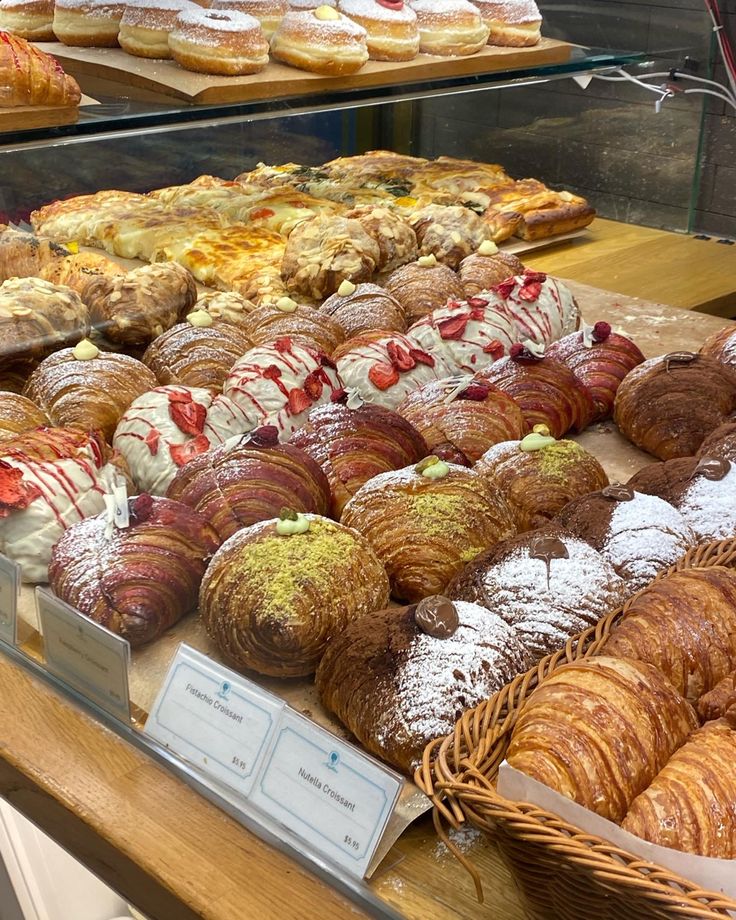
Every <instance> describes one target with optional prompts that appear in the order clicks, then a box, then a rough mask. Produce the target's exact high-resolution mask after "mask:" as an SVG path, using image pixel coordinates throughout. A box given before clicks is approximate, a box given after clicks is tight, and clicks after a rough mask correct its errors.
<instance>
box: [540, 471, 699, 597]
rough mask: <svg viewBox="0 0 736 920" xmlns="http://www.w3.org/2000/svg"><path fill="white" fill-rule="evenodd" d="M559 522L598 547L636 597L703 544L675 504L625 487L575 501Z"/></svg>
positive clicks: (561, 515) (563, 512)
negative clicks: (692, 549) (656, 577)
mask: <svg viewBox="0 0 736 920" xmlns="http://www.w3.org/2000/svg"><path fill="white" fill-rule="evenodd" d="M555 520H556V523H558V524H559V525H560V526H561V527H564V528H565V529H566V530H569V531H570V533H574V534H575V535H576V536H578V537H580V538H581V539H582V540H585V541H586V543H589V544H590V545H591V546H593V547H595V549H597V550H598V552H599V553H601V554H602V555H603V557H604V558H605V559H607V560H608V561H609V562H610V563H611V565H612V566H613V567H614V569H615V570H616V572H617V573H618V574H619V575H620V576H621V578H623V579H624V581H625V582H626V584H627V585H628V587H629V591H630V592H631V593H634V592H635V591H640V590H641V589H642V588H645V587H646V586H647V585H648V584H649V582H650V581H652V579H653V578H654V577H655V576H656V575H657V574H658V573H659V572H661V571H662V570H663V569H668V568H669V567H670V566H671V565H674V563H675V562H677V560H678V559H679V558H680V557H681V556H684V554H685V553H686V552H687V551H688V549H689V548H690V547H691V546H694V545H695V544H696V543H697V541H698V538H697V536H696V535H695V532H694V531H693V529H692V528H691V527H690V525H689V524H688V523H687V521H686V520H685V518H684V517H683V516H682V514H680V512H679V511H678V510H677V509H676V508H674V507H673V506H672V505H670V504H669V502H666V501H663V500H662V499H661V498H658V497H657V496H656V495H645V494H644V493H643V492H635V491H634V490H633V489H630V488H628V487H627V486H621V485H613V486H608V487H606V488H605V489H601V490H600V491H598V492H591V493H590V494H588V495H583V496H581V497H580V498H576V499H574V500H573V501H571V502H570V503H569V504H568V505H565V507H564V508H563V509H562V511H560V513H559V514H558V515H557V517H556V519H555Z"/></svg>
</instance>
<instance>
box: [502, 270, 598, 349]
mask: <svg viewBox="0 0 736 920" xmlns="http://www.w3.org/2000/svg"><path fill="white" fill-rule="evenodd" d="M493 291H494V293H496V294H497V295H498V296H499V297H500V298H501V299H502V300H503V301H504V304H505V305H506V312H507V313H508V315H509V318H510V319H511V320H512V321H513V322H514V324H515V325H516V329H517V339H518V340H519V341H522V342H523V341H526V340H531V341H532V342H535V343H537V344H539V345H549V344H550V343H551V342H556V341H557V339H561V338H562V336H563V335H569V334H570V333H571V332H575V330H576V329H577V328H578V327H579V326H580V310H579V308H578V305H577V303H576V301H575V298H574V297H573V295H572V292H571V291H570V289H569V288H567V287H566V286H565V285H564V284H563V283H562V282H561V281H558V280H557V279H556V278H552V277H551V276H550V275H545V274H544V272H534V271H530V270H529V269H527V270H526V271H525V272H524V273H523V274H521V275H516V276H515V277H514V278H508V279H507V280H506V281H502V282H501V283H500V284H497V285H496V286H495V287H494V288H493Z"/></svg>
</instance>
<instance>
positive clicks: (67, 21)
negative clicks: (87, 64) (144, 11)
mask: <svg viewBox="0 0 736 920" xmlns="http://www.w3.org/2000/svg"><path fill="white" fill-rule="evenodd" d="M124 12H125V3H124V2H122V0H121V2H116V0H56V5H55V7H54V22H53V28H54V34H55V35H56V37H57V38H58V39H59V41H60V42H62V43H63V44H65V45H79V46H81V47H84V48H115V47H116V46H117V44H118V30H119V28H120V20H121V19H122V16H123V13H124Z"/></svg>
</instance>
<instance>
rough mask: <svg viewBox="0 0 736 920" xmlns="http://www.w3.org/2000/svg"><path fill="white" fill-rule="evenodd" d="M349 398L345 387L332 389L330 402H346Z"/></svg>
mask: <svg viewBox="0 0 736 920" xmlns="http://www.w3.org/2000/svg"><path fill="white" fill-rule="evenodd" d="M347 398H348V391H347V390H346V389H345V387H340V388H339V389H337V390H333V391H332V396H330V402H333V403H337V402H339V403H341V402H345V400H347Z"/></svg>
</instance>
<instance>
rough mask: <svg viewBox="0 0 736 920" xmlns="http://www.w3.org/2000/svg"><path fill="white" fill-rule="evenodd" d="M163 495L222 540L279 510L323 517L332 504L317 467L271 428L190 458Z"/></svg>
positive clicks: (230, 441)
mask: <svg viewBox="0 0 736 920" xmlns="http://www.w3.org/2000/svg"><path fill="white" fill-rule="evenodd" d="M166 494H167V495H168V497H169V498H174V499H176V500H177V501H180V502H184V503H185V504H187V505H189V506H190V507H192V508H194V509H195V510H196V511H198V512H199V513H200V514H202V515H203V516H204V518H205V519H206V520H207V521H208V522H209V523H210V524H211V525H212V527H214V529H215V530H216V531H217V534H218V536H219V538H220V540H221V541H225V540H227V538H228V537H231V536H232V535H233V534H234V533H237V531H238V530H242V529H243V528H244V527H250V525H251V524H257V523H258V522H259V521H267V520H269V519H270V518H274V517H276V516H277V515H278V513H279V511H280V510H281V509H282V508H285V507H286V508H292V509H293V510H294V511H297V512H303V513H306V512H312V513H314V514H326V513H327V510H328V508H329V504H330V486H329V483H328V482H327V479H326V477H325V474H324V473H323V472H322V470H321V469H320V467H319V466H318V464H317V463H315V461H314V460H313V459H312V458H311V457H310V456H309V454H307V453H306V452H305V451H303V450H299V448H298V447H295V446H294V445H293V444H280V443H279V432H278V428H276V427H275V426H274V425H266V426H264V427H262V428H256V429H255V430H254V431H251V432H250V433H249V434H247V435H243V436H242V437H235V438H230V439H229V440H228V441H226V442H225V443H224V444H223V445H221V446H220V447H217V448H215V449H214V450H211V451H209V452H207V453H203V454H199V455H198V456H196V457H194V458H193V459H192V460H190V461H189V462H188V463H185V464H184V466H182V467H181V468H180V469H179V471H178V472H177V474H176V476H175V477H174V479H173V481H172V482H171V484H170V486H169V488H168V490H167V492H166Z"/></svg>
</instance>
